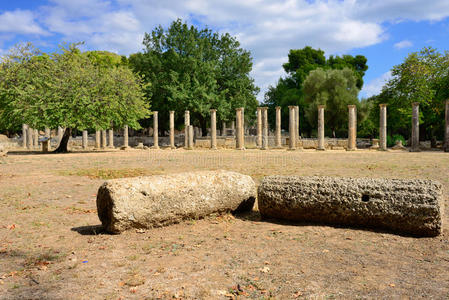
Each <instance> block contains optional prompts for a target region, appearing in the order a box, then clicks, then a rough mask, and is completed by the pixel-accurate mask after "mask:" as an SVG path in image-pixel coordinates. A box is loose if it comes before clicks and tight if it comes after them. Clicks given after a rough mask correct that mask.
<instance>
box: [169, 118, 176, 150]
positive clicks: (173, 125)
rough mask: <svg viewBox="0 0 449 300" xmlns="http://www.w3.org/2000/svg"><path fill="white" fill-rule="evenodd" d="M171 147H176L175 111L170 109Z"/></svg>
mask: <svg viewBox="0 0 449 300" xmlns="http://www.w3.org/2000/svg"><path fill="white" fill-rule="evenodd" d="M170 148H171V149H175V111H174V110H170Z"/></svg>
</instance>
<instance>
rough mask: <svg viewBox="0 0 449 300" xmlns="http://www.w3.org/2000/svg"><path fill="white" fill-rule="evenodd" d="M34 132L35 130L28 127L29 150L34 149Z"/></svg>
mask: <svg viewBox="0 0 449 300" xmlns="http://www.w3.org/2000/svg"><path fill="white" fill-rule="evenodd" d="M33 132H34V130H33V128H31V127H30V126H28V129H27V148H28V149H29V150H31V149H33V142H34V140H33Z"/></svg>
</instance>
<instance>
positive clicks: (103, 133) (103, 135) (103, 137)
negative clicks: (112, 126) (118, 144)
mask: <svg viewBox="0 0 449 300" xmlns="http://www.w3.org/2000/svg"><path fill="white" fill-rule="evenodd" d="M106 147H107V137H106V130H105V129H103V130H101V148H106Z"/></svg>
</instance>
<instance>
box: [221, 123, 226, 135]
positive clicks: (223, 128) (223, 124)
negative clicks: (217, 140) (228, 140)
mask: <svg viewBox="0 0 449 300" xmlns="http://www.w3.org/2000/svg"><path fill="white" fill-rule="evenodd" d="M221 130H222V131H221V135H222V136H226V121H222V122H221Z"/></svg>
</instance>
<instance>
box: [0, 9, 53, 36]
mask: <svg viewBox="0 0 449 300" xmlns="http://www.w3.org/2000/svg"><path fill="white" fill-rule="evenodd" d="M0 32H2V33H8V34H11V33H15V34H38V35H47V34H48V33H47V32H46V31H45V30H44V29H42V28H41V26H39V24H38V23H36V21H35V20H34V15H33V13H32V12H31V11H28V10H14V11H6V12H4V13H2V14H0Z"/></svg>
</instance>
